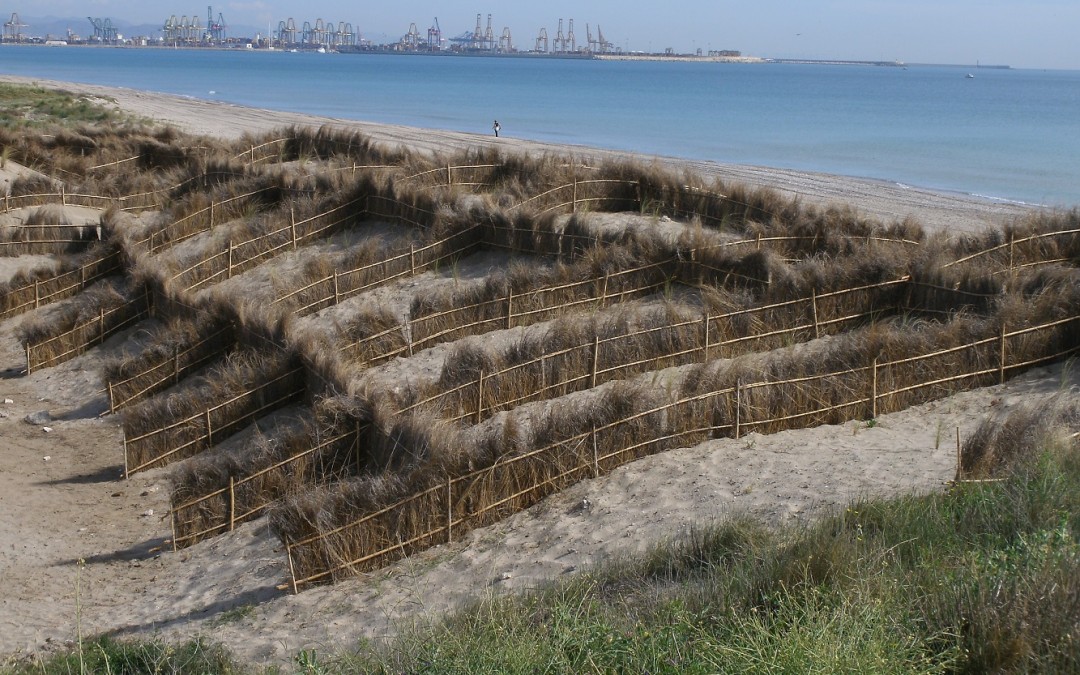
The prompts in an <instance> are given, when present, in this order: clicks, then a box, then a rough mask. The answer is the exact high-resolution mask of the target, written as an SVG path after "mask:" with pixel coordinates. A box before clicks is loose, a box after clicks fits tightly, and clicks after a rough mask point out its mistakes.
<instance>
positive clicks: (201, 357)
mask: <svg viewBox="0 0 1080 675" xmlns="http://www.w3.org/2000/svg"><path fill="white" fill-rule="evenodd" d="M235 344H236V332H235V329H234V324H233V323H232V322H230V321H228V320H227V319H226V318H225V317H222V316H221V315H220V314H216V313H212V312H208V311H207V312H199V313H198V314H196V316H195V317H193V318H173V319H171V320H168V321H166V322H165V323H162V324H160V325H159V326H157V327H156V328H155V329H154V330H153V331H152V332H151V333H150V334H149V335H148V336H147V337H146V339H145V340H143V341H142V344H141V345H140V348H139V351H138V352H137V353H125V354H123V355H122V356H119V357H116V358H113V359H110V360H108V361H106V362H105V363H104V364H103V365H102V377H103V378H104V379H105V380H106V381H107V382H108V383H109V393H110V396H111V397H112V404H113V406H114V407H115V408H117V409H118V408H120V407H121V406H123V405H128V404H131V403H134V402H135V401H138V400H141V399H143V398H146V397H147V396H152V395H153V394H155V393H157V392H159V391H163V390H165V389H167V388H169V387H170V386H175V385H178V384H179V383H180V381H181V380H182V379H184V378H186V377H188V375H190V374H191V373H193V372H196V371H197V370H199V369H200V368H203V367H205V366H207V365H210V364H212V363H214V362H216V361H217V360H218V359H220V358H222V357H223V356H224V355H225V354H226V353H227V352H228V351H229V350H230V349H232V348H233V347H234V346H235Z"/></svg>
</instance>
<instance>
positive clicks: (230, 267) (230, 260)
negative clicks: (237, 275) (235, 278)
mask: <svg viewBox="0 0 1080 675" xmlns="http://www.w3.org/2000/svg"><path fill="white" fill-rule="evenodd" d="M232 261H233V244H232V239H230V240H229V274H228V276H227V277H226V278H227V279H232Z"/></svg>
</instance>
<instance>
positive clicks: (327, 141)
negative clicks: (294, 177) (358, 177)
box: [237, 126, 413, 166]
mask: <svg viewBox="0 0 1080 675" xmlns="http://www.w3.org/2000/svg"><path fill="white" fill-rule="evenodd" d="M276 138H281V139H284V142H283V143H282V144H281V150H280V154H279V156H278V161H281V162H288V161H293V160H297V159H301V158H317V159H321V160H329V159H339V158H346V159H349V160H355V161H356V162H358V163H360V164H364V165H369V164H370V165H378V166H389V165H394V164H403V163H404V162H406V161H408V159H409V158H410V157H411V156H412V154H413V153H412V152H410V151H409V150H408V149H405V148H400V147H399V148H390V147H388V146H385V145H382V144H379V143H376V142H375V141H373V140H371V139H370V138H368V137H367V136H365V135H363V134H362V133H360V132H355V131H347V130H344V129H335V128H334V127H332V126H322V127H319V128H318V129H313V128H311V127H298V126H292V127H286V128H283V129H278V130H274V131H270V132H268V133H267V134H265V135H264V137H263V139H265V140H263V141H262V142H266V141H269V140H273V139H276ZM259 140H260V139H253V140H252V142H251V144H252V145H257V144H259ZM244 144H245V140H244V139H241V141H240V142H239V143H238V144H237V145H239V146H243V145H244Z"/></svg>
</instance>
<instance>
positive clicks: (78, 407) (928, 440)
mask: <svg viewBox="0 0 1080 675" xmlns="http://www.w3.org/2000/svg"><path fill="white" fill-rule="evenodd" d="M0 81H3V82H17V83H30V82H34V83H36V84H39V85H42V86H56V87H60V88H64V89H67V90H69V91H73V92H78V93H84V94H87V95H90V96H94V97H97V98H99V99H102V100H104V101H107V102H108V103H109V104H110V105H112V104H115V105H116V106H117V107H118V108H119V109H121V110H123V111H124V112H127V113H130V114H133V115H136V116H139V117H144V118H148V119H151V120H155V121H158V122H165V123H168V124H171V125H175V126H176V127H177V128H179V129H181V130H183V131H185V132H190V133H195V134H207V135H214V136H221V137H230V138H235V137H238V136H240V135H241V134H242V133H244V132H249V133H260V132H264V131H268V130H271V129H275V128H280V127H283V126H287V125H314V126H322V125H333V126H335V127H339V128H343V129H353V130H356V131H359V132H362V133H364V134H366V135H368V136H370V137H371V138H372V139H374V140H376V141H379V142H383V143H387V144H394V145H402V146H408V147H412V148H417V149H421V150H426V151H431V152H443V151H450V150H458V149H463V148H467V147H475V146H478V145H488V146H493V147H499V148H500V149H503V150H506V151H508V152H527V153H542V152H560V153H572V154H574V155H575V156H578V157H596V158H608V157H616V156H619V153H614V152H610V151H604V150H597V149H592V148H585V147H569V146H559V145H553V144H546V143H538V142H533V141H526V140H520V139H514V138H512V137H510V138H498V139H496V138H493V137H487V136H477V135H472V134H465V133H456V132H446V131H432V130H426V129H417V128H410V127H402V126H391V125H379V124H371V123H365V122H355V121H348V120H340V119H328V118H320V117H313V116H306V115H299V114H292V113H281V112H273V111H266V110H257V109H252V108H245V107H239V106H233V105H228V104H225V103H220V102H206V101H197V100H193V99H187V98H181V97H174V96H167V95H161V94H154V93H147V92H140V91H132V90H126V89H116V88H108V87H100V86H90V85H82V84H71V83H59V82H49V81H41V80H28V79H25V78H16V77H10V76H0ZM651 159H652V160H653V161H656V162H658V163H660V164H663V165H666V166H671V167H678V168H684V169H689V170H691V171H695V172H699V173H702V174H706V175H710V176H717V177H721V178H723V179H724V180H726V181H741V182H746V183H748V184H751V185H758V186H768V187H771V188H774V189H776V190H779V191H781V192H783V193H785V194H792V195H797V196H798V197H799V198H800V199H802V200H805V201H807V202H811V203H814V204H850V205H852V206H853V207H854V208H855V209H857V210H858V211H859V212H861V213H864V214H867V215H870V216H874V217H877V218H880V219H882V220H885V221H890V222H891V221H895V220H902V219H905V218H913V219H915V220H917V221H919V222H921V223H923V224H924V225H925V226H926V227H929V228H934V229H942V230H946V231H949V232H963V231H975V230H981V229H983V228H985V227H987V226H989V225H997V224H1000V223H1002V222H1004V221H1006V220H1007V219H1010V218H1014V217H1016V216H1019V215H1022V214H1024V213H1025V212H1026V211H1025V210H1024V209H1022V208H1021V207H1018V206H1014V205H1007V204H998V203H993V202H989V201H985V200H977V199H973V198H969V197H965V196H962V195H949V194H942V193H937V192H932V191H928V190H922V189H918V188H915V187H909V186H901V185H897V184H893V183H887V182H881V181H873V180H866V179H859V178H850V177H842V176H833V175H825V174H815V173H805V172H796V171H788V170H782V169H770V168H765V167H749V166H734V165H726V164H720V163H708V162H685V161H682V160H678V159H674V158H664V157H656V158H651ZM5 273H7V272H6V268H5ZM21 320H22V317H15V318H13V319H8V320H6V321H3V322H0V371H2V373H3V377H2V378H0V513H2V514H3V517H0V569H2V570H3V571H4V578H5V581H6V588H5V593H4V595H3V598H2V599H0V663H3V661H4V658H5V657H6V656H9V655H14V656H18V655H26V654H33V653H38V652H41V651H49V650H54V649H60V648H63V647H65V646H67V645H70V644H72V641H73V640H75V638H76V636H77V635H78V633H80V632H81V633H83V634H85V635H92V634H99V633H102V632H111V633H116V634H118V635H134V634H139V635H152V634H161V635H163V636H165V637H167V638H176V639H183V638H187V637H190V636H192V635H195V634H201V635H206V636H209V637H211V638H213V639H216V640H220V641H222V642H223V643H224V644H225V645H227V646H228V647H229V648H230V649H232V650H234V651H235V652H236V653H237V655H238V656H239V657H240V658H241V659H243V660H248V661H251V662H256V663H273V664H279V665H285V666H288V665H291V664H292V663H293V657H294V656H295V654H296V653H297V652H298V651H300V650H302V649H313V648H314V649H318V650H319V651H320V652H330V653H333V652H334V651H339V650H346V649H349V648H351V647H353V646H355V645H356V644H357V642H358V640H360V639H361V638H368V639H379V638H384V637H388V636H392V635H393V634H395V633H396V632H398V631H399V630H401V629H402V628H403V627H407V626H409V625H413V624H414V623H415V622H419V621H424V620H427V619H431V618H437V617H438V616H440V615H441V614H442V613H444V612H445V611H447V610H449V609H453V608H454V607H458V606H461V605H462V604H463V603H466V602H469V601H471V600H476V599H479V598H482V597H484V596H485V595H487V594H497V593H505V592H518V591H524V590H528V589H532V588H536V587H538V586H540V585H542V584H543V583H545V582H546V581H549V580H552V579H558V578H559V577H561V576H563V575H566V574H572V573H574V572H575V571H579V570H581V569H584V568H587V567H588V566H589V565H591V564H594V563H598V562H602V561H604V560H610V559H612V558H613V557H619V556H629V555H634V554H639V553H642V552H644V551H647V550H648V549H649V548H650V547H652V546H655V545H658V544H660V543H663V542H665V541H668V540H669V539H670V538H672V537H676V536H678V535H680V534H681V533H685V532H687V531H688V530H689V529H690V528H691V527H693V526H694V525H695V524H698V523H707V522H712V521H715V520H718V519H723V518H726V517H730V516H731V515H733V514H737V513H749V514H752V515H754V516H757V517H760V518H763V519H765V520H767V521H770V522H775V523H783V522H800V521H804V520H805V519H807V518H809V517H812V516H813V515H814V514H815V513H818V512H820V511H821V510H822V509H830V508H836V507H839V506H841V505H843V504H845V503H847V502H848V501H850V500H852V499H855V498H857V497H860V496H864V495H870V494H873V495H887V494H898V493H906V492H910V491H913V490H914V491H929V490H939V489H942V486H943V484H944V483H945V481H948V480H949V479H951V478H952V477H953V475H954V471H955V461H956V446H955V438H956V433H957V431H956V430H959V433H960V435H961V437H966V436H967V435H970V434H971V433H972V432H973V431H974V429H975V428H976V427H977V426H978V424H979V423H980V422H981V421H982V420H983V419H984V418H985V417H986V416H988V415H996V414H1000V413H1001V412H1002V411H1004V410H1007V409H1009V408H1011V407H1013V406H1015V405H1017V404H1018V403H1019V402H1021V401H1025V402H1030V401H1037V400H1039V399H1040V398H1042V397H1049V396H1051V395H1053V394H1054V393H1057V392H1059V391H1060V390H1061V389H1062V387H1069V386H1076V385H1077V384H1080V374H1077V373H1076V372H1075V370H1073V371H1069V370H1068V369H1066V368H1064V367H1062V366H1054V367H1050V368H1042V369H1037V370H1033V371H1031V372H1029V373H1027V374H1025V375H1023V376H1020V377H1017V378H1015V379H1013V380H1011V381H1009V382H1006V383H1005V384H1003V385H1000V386H995V387H988V388H984V389H979V390H976V391H971V392H966V393H963V394H959V395H956V396H953V397H951V398H949V399H945V400H942V401H938V402H934V403H930V404H926V405H922V406H918V407H915V408H912V409H909V410H906V411H903V412H900V413H896V414H892V415H887V416H883V417H881V418H880V419H879V420H877V423H876V424H875V425H872V426H868V425H866V424H865V423H851V424H847V425H843V426H823V427H818V428H814V429H808V430H802V431H791V432H783V433H779V434H775V435H770V436H762V435H759V434H751V435H749V436H745V437H743V438H740V439H738V440H734V439H724V440H716V441H711V442H708V443H704V444H702V445H699V446H696V447H692V448H685V449H681V450H677V451H673V452H668V453H664V454H662V455H658V456H653V457H649V458H646V459H643V460H640V461H638V462H635V463H633V464H630V465H627V466H624V467H622V468H620V469H618V470H615V471H614V472H612V473H611V474H609V475H605V476H602V477H600V478H597V479H593V480H587V481H584V482H581V483H579V484H577V485H575V486H574V487H572V488H571V489H569V490H566V491H565V492H563V493H561V494H558V495H556V496H554V497H552V498H549V499H547V500H545V501H544V502H542V503H541V504H539V505H538V506H536V507H534V508H532V509H530V510H528V511H525V512H522V513H518V514H517V515H515V516H513V517H511V518H508V519H506V520H505V521H503V522H501V523H499V524H498V525H495V526H492V527H489V528H484V529H481V530H476V531H473V532H471V533H469V534H468V535H467V536H465V537H464V538H463V540H461V541H455V543H454V544H453V545H451V546H439V547H436V548H434V549H431V550H429V551H426V552H425V553H423V554H421V555H419V556H416V557H413V558H409V559H406V560H403V561H401V562H398V563H396V564H394V565H391V566H390V567H388V568H386V569H383V570H380V571H378V572H375V573H371V574H368V575H365V576H362V577H358V578H355V579H352V580H348V581H345V582H342V583H339V584H336V585H333V586H326V587H318V588H314V589H311V590H308V591H305V592H303V593H301V594H299V595H291V594H289V593H287V592H285V591H283V590H281V589H280V585H281V584H282V583H283V581H284V580H285V579H286V578H287V570H286V568H285V567H286V561H285V557H284V555H283V554H282V551H281V544H280V542H279V541H278V540H277V538H276V537H275V536H274V535H273V534H272V533H271V532H270V531H269V528H268V526H267V524H266V522H265V520H258V521H255V522H252V523H248V524H245V525H243V526H240V527H238V528H237V530H236V531H235V532H234V533H232V534H230V535H228V536H222V537H218V538H216V539H213V540H211V541H207V542H203V543H201V544H198V545H196V546H194V547H192V548H189V549H184V550H182V551H180V552H178V553H173V552H172V551H171V548H170V547H168V546H167V545H166V541H167V539H168V538H169V537H170V531H169V522H168V520H167V518H165V517H164V516H166V514H167V512H168V509H169V483H168V481H169V478H168V476H169V472H168V470H167V469H159V470H153V471H149V472H146V473H141V474H137V475H136V476H134V477H133V478H132V479H130V480H128V481H124V480H122V479H121V474H122V468H123V445H122V444H123V440H122V435H121V431H120V429H119V427H118V425H117V422H116V420H115V418H114V417H110V416H101V413H102V412H104V411H105V410H106V409H107V405H106V404H105V395H104V392H103V387H104V384H103V382H102V380H101V375H100V366H101V363H102V361H103V360H104V359H105V358H107V357H108V356H110V355H115V354H118V353H119V352H120V350H121V349H122V348H123V346H124V344H125V340H127V339H128V338H129V336H125V335H120V336H116V337H115V338H112V339H110V340H109V341H107V342H106V343H105V344H104V345H102V346H101V347H98V348H95V349H93V350H91V351H90V352H88V353H86V354H83V355H82V356H79V357H78V358H75V359H74V360H71V361H68V362H67V363H64V364H63V365H60V366H57V367H53V368H49V369H45V370H42V371H40V372H35V373H34V374H32V375H30V376H28V377H27V376H21V375H20V370H21V369H22V368H23V366H24V364H25V360H24V357H23V354H22V352H21V347H20V345H19V343H18V338H17V329H18V326H19V323H20V322H21ZM40 413H45V414H44V415H42V414H40ZM35 414H37V415H35ZM30 419H32V420H33V421H28V420H30ZM46 427H48V429H49V431H45V428H46ZM586 499H587V500H588V502H589V503H590V504H591V506H590V507H589V508H587V509H582V508H580V507H581V504H582V503H583V500H586ZM77 615H78V616H79V619H78V621H77V620H76V616H77Z"/></svg>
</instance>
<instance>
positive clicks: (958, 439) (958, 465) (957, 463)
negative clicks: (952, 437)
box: [954, 427, 961, 480]
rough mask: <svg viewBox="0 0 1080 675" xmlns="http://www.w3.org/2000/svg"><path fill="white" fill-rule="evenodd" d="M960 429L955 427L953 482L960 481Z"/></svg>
mask: <svg viewBox="0 0 1080 675" xmlns="http://www.w3.org/2000/svg"><path fill="white" fill-rule="evenodd" d="M960 475H961V471H960V427H956V478H955V479H954V480H960Z"/></svg>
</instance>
